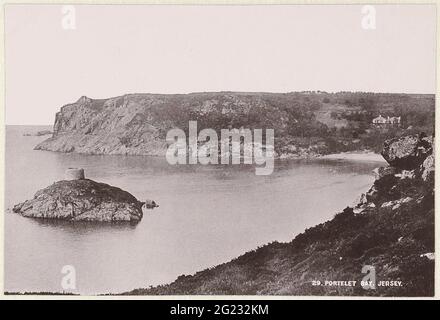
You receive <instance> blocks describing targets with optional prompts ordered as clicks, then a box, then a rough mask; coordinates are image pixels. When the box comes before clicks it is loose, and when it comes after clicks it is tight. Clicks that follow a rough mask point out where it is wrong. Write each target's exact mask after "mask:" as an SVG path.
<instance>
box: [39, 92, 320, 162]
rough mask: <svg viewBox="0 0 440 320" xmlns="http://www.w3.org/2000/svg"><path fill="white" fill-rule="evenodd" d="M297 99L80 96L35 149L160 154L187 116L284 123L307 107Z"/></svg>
mask: <svg viewBox="0 0 440 320" xmlns="http://www.w3.org/2000/svg"><path fill="white" fill-rule="evenodd" d="M296 99H297V98H296V97H295V96H294V95H283V94H246V93H200V94H185V95H184V94H182V95H155V94H131V95H125V96H121V97H116V98H111V99H104V100H92V99H90V98H87V97H81V98H80V99H79V100H78V101H77V102H75V103H73V104H69V105H65V106H63V107H62V108H61V110H60V112H58V113H57V114H56V119H55V124H54V133H53V136H52V137H51V138H49V139H47V140H45V141H44V142H42V143H40V144H39V145H38V146H36V148H35V149H37V150H51V151H61V152H78V153H89V154H130V155H162V154H164V153H165V150H166V142H165V137H166V133H167V131H168V130H169V129H172V128H175V127H177V128H181V129H183V130H185V131H186V132H187V128H188V122H189V121H190V120H195V121H197V122H198V125H199V128H214V129H217V130H220V129H224V128H231V127H240V126H245V127H246V128H266V127H267V128H278V129H283V128H287V126H288V125H289V123H290V122H291V121H293V120H294V119H295V118H301V117H304V113H307V112H309V111H310V110H309V111H307V109H310V108H307V106H303V107H304V110H300V108H298V109H296V107H295V106H296V105H297V101H296ZM287 106H290V108H289V107H287ZM315 107H316V106H315ZM286 108H287V109H286ZM295 121H296V120H295Z"/></svg>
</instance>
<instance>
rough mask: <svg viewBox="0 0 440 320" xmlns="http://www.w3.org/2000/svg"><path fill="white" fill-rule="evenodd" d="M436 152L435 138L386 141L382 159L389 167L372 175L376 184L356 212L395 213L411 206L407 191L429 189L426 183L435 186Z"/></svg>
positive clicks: (422, 137) (423, 137)
mask: <svg viewBox="0 0 440 320" xmlns="http://www.w3.org/2000/svg"><path fill="white" fill-rule="evenodd" d="M433 149H434V147H433V140H432V138H431V137H426V136H425V135H423V134H421V135H419V136H406V137H401V138H396V139H392V140H388V141H386V142H385V145H384V150H383V152H382V155H383V157H384V158H385V160H386V161H387V162H388V163H389V164H390V166H388V167H381V168H377V169H375V170H374V171H373V172H374V174H375V178H376V179H375V181H374V184H373V185H372V186H371V188H370V189H369V190H368V191H367V192H366V193H365V194H364V195H363V196H362V198H361V199H362V200H361V201H360V202H359V203H358V204H357V205H356V206H355V207H354V210H355V212H356V213H361V212H365V211H366V210H367V209H368V208H370V207H373V205H374V206H378V207H381V208H388V207H390V208H393V210H395V209H398V208H399V207H400V206H401V205H404V204H407V203H409V202H411V201H412V198H411V197H408V194H407V193H408V191H411V190H413V192H416V191H417V190H419V189H421V188H424V187H425V188H426V182H430V183H431V184H433V182H434V162H435V161H434V154H433ZM408 199H411V201H410V200H408Z"/></svg>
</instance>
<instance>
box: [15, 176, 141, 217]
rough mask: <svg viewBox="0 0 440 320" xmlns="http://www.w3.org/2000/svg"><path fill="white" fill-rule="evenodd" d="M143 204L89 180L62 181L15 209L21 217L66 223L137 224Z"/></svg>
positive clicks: (120, 190) (113, 188)
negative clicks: (123, 222)
mask: <svg viewBox="0 0 440 320" xmlns="http://www.w3.org/2000/svg"><path fill="white" fill-rule="evenodd" d="M143 205H144V203H143V202H140V201H138V200H137V199H136V198H135V197H134V196H133V195H131V194H130V193H128V192H127V191H124V190H122V189H119V188H116V187H113V186H110V185H108V184H105V183H100V182H96V181H93V180H90V179H78V180H62V181H58V182H55V183H54V184H52V185H50V186H49V187H47V188H44V189H41V190H39V191H38V192H37V193H36V194H35V196H34V198H33V199H30V200H26V201H24V202H22V203H19V204H17V205H15V206H14V207H13V209H12V211H13V212H15V213H18V214H20V215H22V216H24V217H31V218H42V219H59V220H68V221H100V222H118V221H127V222H139V221H140V220H141V219H142V206H143Z"/></svg>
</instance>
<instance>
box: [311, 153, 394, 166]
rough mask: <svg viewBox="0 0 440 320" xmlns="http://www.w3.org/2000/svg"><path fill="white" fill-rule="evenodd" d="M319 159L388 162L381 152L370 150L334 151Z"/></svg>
mask: <svg viewBox="0 0 440 320" xmlns="http://www.w3.org/2000/svg"><path fill="white" fill-rule="evenodd" d="M318 158H319V159H329V160H351V161H368V162H380V163H384V164H386V163H387V162H386V161H385V159H384V158H383V157H382V155H381V154H379V153H375V152H372V151H368V152H356V151H354V152H340V153H332V154H327V155H323V156H320V157H318Z"/></svg>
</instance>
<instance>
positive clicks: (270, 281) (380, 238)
mask: <svg viewBox="0 0 440 320" xmlns="http://www.w3.org/2000/svg"><path fill="white" fill-rule="evenodd" d="M433 148H434V145H433V141H432V138H430V137H426V136H424V135H420V136H406V137H402V138H397V139H392V140H389V141H387V142H386V143H385V146H384V149H383V152H382V155H383V157H384V158H385V160H387V161H388V163H389V164H390V165H389V166H387V167H384V168H380V169H377V170H376V180H375V182H374V184H373V186H372V187H371V189H370V190H369V191H368V192H367V193H366V194H365V195H363V196H362V199H361V201H360V202H359V204H357V205H356V206H355V207H347V208H346V209H344V211H343V212H341V213H338V214H337V215H335V217H334V218H333V219H332V220H330V221H328V222H325V223H322V224H320V225H317V226H315V227H313V228H310V229H308V230H306V231H305V232H304V233H302V234H300V235H298V236H296V237H295V239H294V240H292V241H291V242H290V243H278V242H274V243H270V244H268V245H266V246H264V247H261V248H258V249H256V250H254V251H251V252H248V253H246V254H244V255H242V256H240V257H238V258H236V259H234V260H232V261H230V262H227V263H224V264H222V265H219V266H216V267H213V268H209V269H206V270H203V271H201V272H198V273H196V274H195V275H192V276H186V275H182V276H180V277H179V278H177V280H176V281H174V282H173V283H171V284H168V285H163V286H158V287H150V288H145V289H136V290H133V291H131V292H128V293H126V294H133V295H156V294H159V295H161V294H164V295H169V294H194V295H204V294H216V295H222V294H228V295H229V294H241V295H248V294H251V295H359V296H361V295H362V296H364V295H371V296H433V294H434V152H433ZM365 266H370V267H373V268H374V270H375V273H376V282H375V285H376V286H375V288H374V289H368V290H367V289H365V288H363V287H362V285H361V280H363V278H364V276H366V274H365V273H363V272H362V269H363V268H364V267H365ZM370 270H371V269H370ZM369 280H371V278H370V279H369ZM318 281H320V284H319V285H317V283H318ZM330 281H339V285H336V284H335V283H333V284H332V283H331V282H330ZM348 281H356V282H355V284H353V283H351V285H349V284H348V283H347V282H348Z"/></svg>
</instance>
